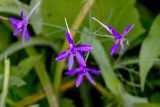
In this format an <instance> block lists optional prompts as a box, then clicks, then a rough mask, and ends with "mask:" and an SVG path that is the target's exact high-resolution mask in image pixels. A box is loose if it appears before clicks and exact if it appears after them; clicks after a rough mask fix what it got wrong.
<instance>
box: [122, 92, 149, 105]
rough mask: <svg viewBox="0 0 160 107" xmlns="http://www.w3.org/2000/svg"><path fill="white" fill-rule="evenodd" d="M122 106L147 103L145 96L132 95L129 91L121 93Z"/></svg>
mask: <svg viewBox="0 0 160 107" xmlns="http://www.w3.org/2000/svg"><path fill="white" fill-rule="evenodd" d="M122 97H123V100H124V103H123V104H124V107H135V104H137V103H147V102H148V101H147V98H142V97H138V96H133V95H131V94H129V93H123V95H122Z"/></svg>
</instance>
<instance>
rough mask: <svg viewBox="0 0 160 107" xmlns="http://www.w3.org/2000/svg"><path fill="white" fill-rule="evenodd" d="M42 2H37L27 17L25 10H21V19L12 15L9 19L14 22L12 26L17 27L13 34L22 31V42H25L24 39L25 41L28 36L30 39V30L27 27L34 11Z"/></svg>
mask: <svg viewBox="0 0 160 107" xmlns="http://www.w3.org/2000/svg"><path fill="white" fill-rule="evenodd" d="M39 4H40V2H39V3H37V4H36V5H35V6H34V7H33V9H32V10H31V11H30V13H29V14H28V15H27V16H26V17H25V16H24V12H23V11H21V12H20V16H21V20H20V19H17V18H14V17H10V18H9V20H10V21H11V23H12V27H13V28H14V29H15V31H14V33H13V35H14V36H18V35H19V34H20V33H21V32H22V43H23V44H24V41H25V38H28V40H30V39H31V38H30V34H29V32H28V29H27V24H28V21H29V19H30V17H31V15H32V13H33V11H34V10H35V9H36V8H37V7H38V5H39Z"/></svg>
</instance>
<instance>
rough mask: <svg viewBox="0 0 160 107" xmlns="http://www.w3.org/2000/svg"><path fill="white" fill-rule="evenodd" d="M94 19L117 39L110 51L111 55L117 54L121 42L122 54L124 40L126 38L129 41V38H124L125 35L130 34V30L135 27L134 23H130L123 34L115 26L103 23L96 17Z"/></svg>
mask: <svg viewBox="0 0 160 107" xmlns="http://www.w3.org/2000/svg"><path fill="white" fill-rule="evenodd" d="M93 19H94V20H95V21H97V22H98V23H99V24H101V25H102V26H103V27H104V28H106V29H107V30H108V31H109V32H110V33H111V34H112V35H113V36H114V38H115V39H116V41H115V43H114V45H113V46H112V48H111V50H110V53H111V55H113V54H115V53H116V52H117V50H118V45H119V44H120V46H121V50H120V52H119V54H122V53H123V52H124V48H125V47H124V44H123V41H125V40H126V44H127V45H128V44H129V42H128V40H127V39H125V38H124V36H125V35H126V34H128V32H129V31H130V30H131V29H132V28H133V27H134V24H131V25H129V26H128V27H127V28H126V29H125V30H124V31H123V33H122V34H119V33H118V32H117V31H116V30H115V29H114V28H113V27H111V26H107V25H105V24H103V23H102V22H100V21H99V20H97V19H96V18H94V17H93Z"/></svg>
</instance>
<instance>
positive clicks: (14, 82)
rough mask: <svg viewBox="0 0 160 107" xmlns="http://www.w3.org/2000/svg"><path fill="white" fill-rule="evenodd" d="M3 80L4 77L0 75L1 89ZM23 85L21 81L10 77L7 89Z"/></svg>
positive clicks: (15, 77)
mask: <svg viewBox="0 0 160 107" xmlns="http://www.w3.org/2000/svg"><path fill="white" fill-rule="evenodd" d="M3 80H4V75H3V74H0V87H2V85H3ZM25 84H26V83H25V82H24V81H23V80H22V79H20V78H18V77H17V76H10V81H9V87H13V86H17V87H20V86H23V85H25Z"/></svg>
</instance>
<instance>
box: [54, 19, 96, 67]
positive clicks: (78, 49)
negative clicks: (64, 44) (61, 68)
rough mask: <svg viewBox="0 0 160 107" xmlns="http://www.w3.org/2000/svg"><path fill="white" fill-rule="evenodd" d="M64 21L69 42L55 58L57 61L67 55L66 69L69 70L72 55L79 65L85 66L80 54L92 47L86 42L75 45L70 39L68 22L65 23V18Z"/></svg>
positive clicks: (71, 65)
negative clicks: (67, 46)
mask: <svg viewBox="0 0 160 107" xmlns="http://www.w3.org/2000/svg"><path fill="white" fill-rule="evenodd" d="M65 23H66V26H67V32H66V39H67V41H68V43H69V49H68V50H66V51H63V52H61V53H60V54H59V55H58V56H57V57H56V60H57V61H59V60H63V59H65V58H67V57H68V56H69V58H68V69H69V70H71V69H72V67H73V63H74V56H75V57H76V59H77V61H78V63H79V64H80V65H83V66H86V63H85V59H84V57H83V56H82V54H83V52H90V51H91V50H93V47H92V46H90V45H88V44H82V45H79V46H76V45H75V43H74V41H73V39H72V36H71V33H70V30H69V28H68V24H67V21H66V19H65Z"/></svg>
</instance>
